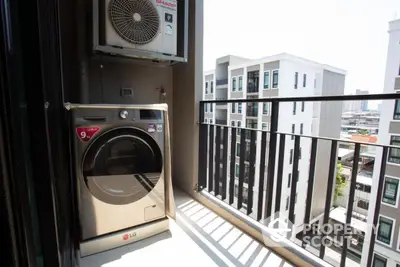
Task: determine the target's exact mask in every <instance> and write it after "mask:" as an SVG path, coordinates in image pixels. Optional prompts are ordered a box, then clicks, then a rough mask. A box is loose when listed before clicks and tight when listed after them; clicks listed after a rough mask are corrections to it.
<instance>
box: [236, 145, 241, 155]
mask: <svg viewBox="0 0 400 267" xmlns="http://www.w3.org/2000/svg"><path fill="white" fill-rule="evenodd" d="M236 157H240V144H239V143H236Z"/></svg>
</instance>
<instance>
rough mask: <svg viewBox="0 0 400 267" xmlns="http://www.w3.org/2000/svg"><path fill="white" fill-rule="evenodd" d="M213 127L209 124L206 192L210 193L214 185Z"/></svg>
mask: <svg viewBox="0 0 400 267" xmlns="http://www.w3.org/2000/svg"><path fill="white" fill-rule="evenodd" d="M214 127H215V126H214V125H212V124H210V137H209V149H208V192H210V193H211V192H212V191H213V190H214V189H213V185H214Z"/></svg>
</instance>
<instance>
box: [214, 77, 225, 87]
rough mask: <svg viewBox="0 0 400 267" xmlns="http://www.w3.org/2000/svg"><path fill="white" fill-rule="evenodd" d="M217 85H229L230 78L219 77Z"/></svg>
mask: <svg viewBox="0 0 400 267" xmlns="http://www.w3.org/2000/svg"><path fill="white" fill-rule="evenodd" d="M215 83H216V85H217V86H219V85H228V78H223V79H217V80H216V81H215Z"/></svg>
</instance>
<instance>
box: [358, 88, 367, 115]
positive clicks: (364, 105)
mask: <svg viewBox="0 0 400 267" xmlns="http://www.w3.org/2000/svg"><path fill="white" fill-rule="evenodd" d="M368 94H369V92H368V91H367V90H360V89H357V90H356V95H368ZM360 102H361V111H368V100H362V101H360Z"/></svg>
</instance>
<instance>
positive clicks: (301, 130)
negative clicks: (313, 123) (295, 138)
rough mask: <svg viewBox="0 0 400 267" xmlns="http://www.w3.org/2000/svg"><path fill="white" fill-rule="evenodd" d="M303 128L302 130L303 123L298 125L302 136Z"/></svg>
mask: <svg viewBox="0 0 400 267" xmlns="http://www.w3.org/2000/svg"><path fill="white" fill-rule="evenodd" d="M303 128H304V125H303V123H300V134H303Z"/></svg>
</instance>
